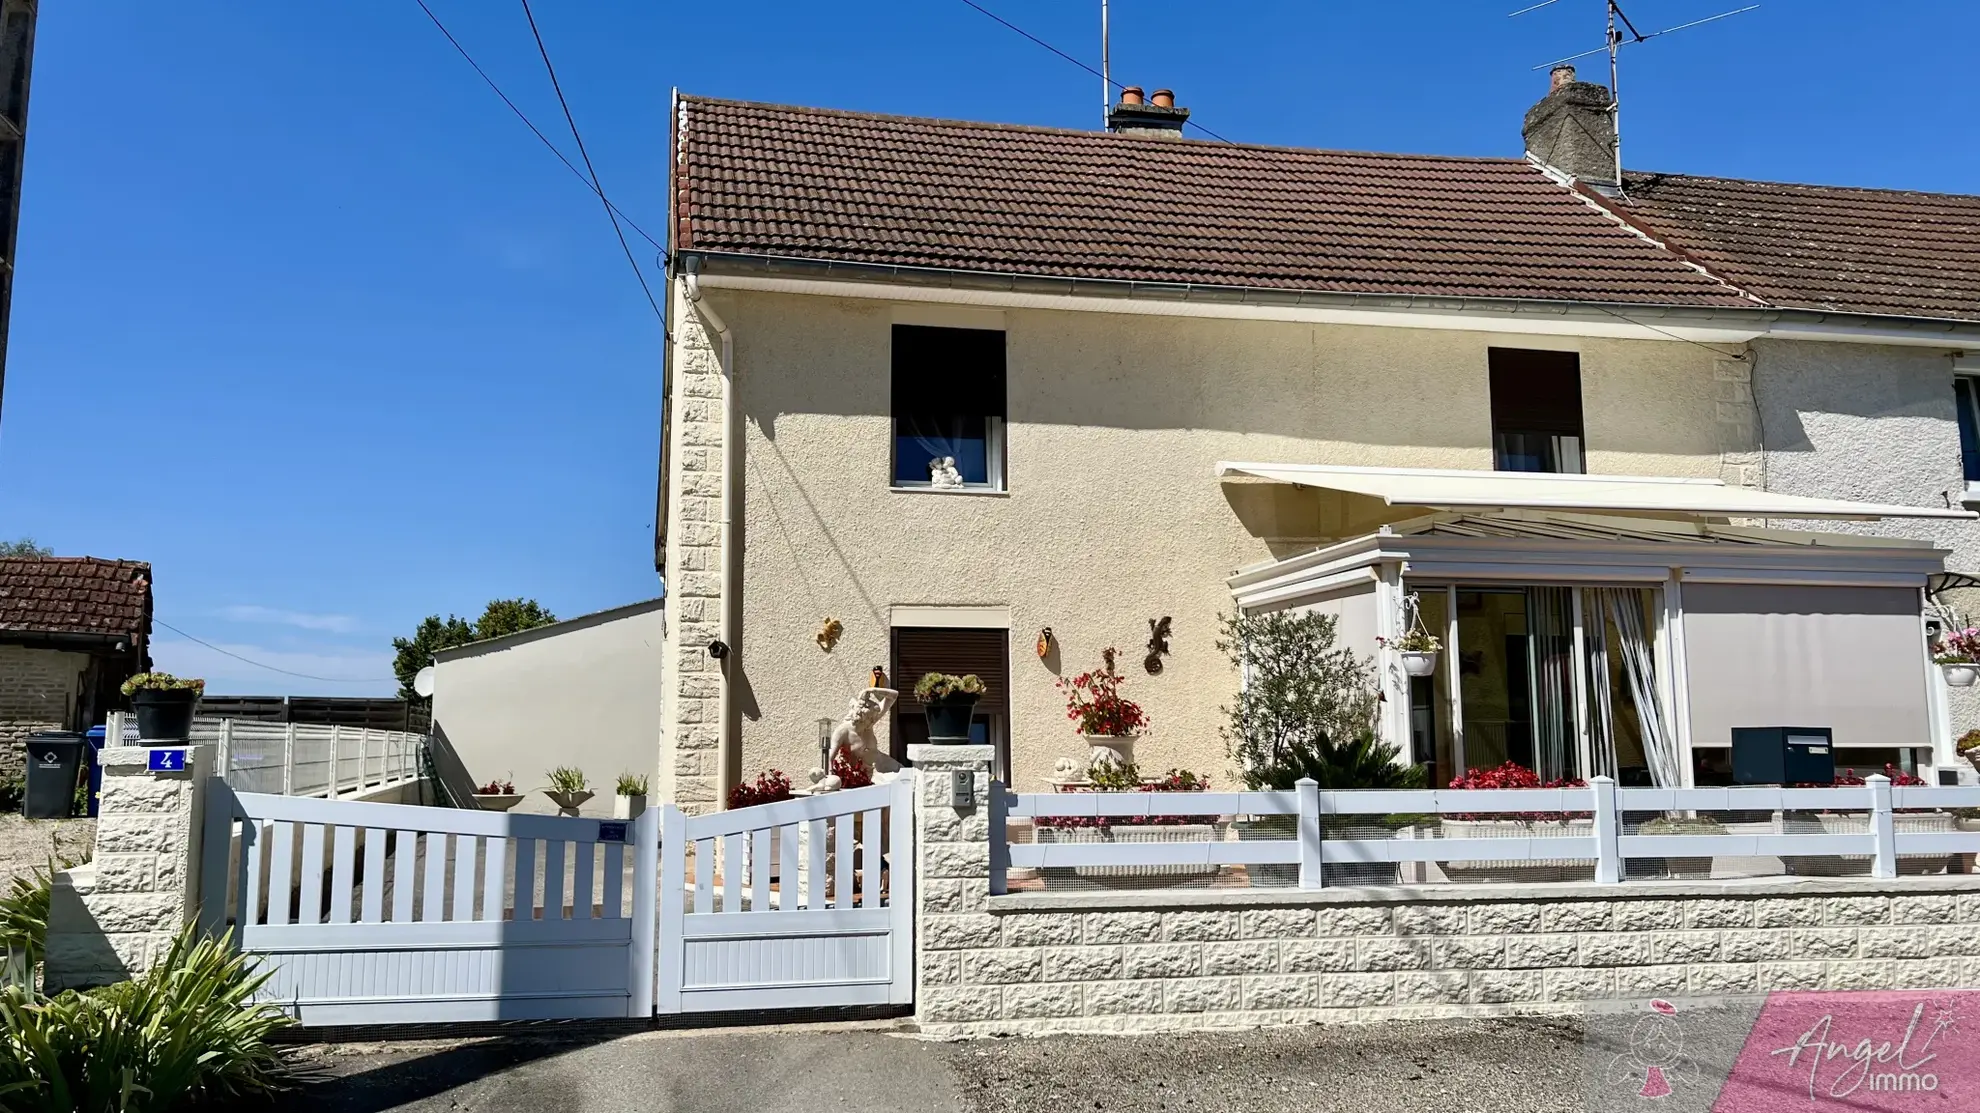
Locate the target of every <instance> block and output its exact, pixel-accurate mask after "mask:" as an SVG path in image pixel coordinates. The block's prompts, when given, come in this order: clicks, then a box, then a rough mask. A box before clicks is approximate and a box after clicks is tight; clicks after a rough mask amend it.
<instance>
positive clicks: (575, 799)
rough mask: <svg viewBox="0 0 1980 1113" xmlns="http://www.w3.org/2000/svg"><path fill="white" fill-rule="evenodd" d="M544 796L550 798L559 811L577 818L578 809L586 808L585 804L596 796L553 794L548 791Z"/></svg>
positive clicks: (589, 794)
mask: <svg viewBox="0 0 1980 1113" xmlns="http://www.w3.org/2000/svg"><path fill="white" fill-rule="evenodd" d="M543 795H545V796H548V797H549V798H550V802H551V803H553V804H555V805H557V810H558V811H560V812H562V813H563V814H565V815H568V816H573V817H575V816H576V815H577V813H578V809H579V808H581V807H583V806H584V802H585V801H586V800H589V799H591V798H592V797H593V796H594V795H596V794H595V793H590V792H551V791H548V790H547V789H546V790H545V791H544V793H543Z"/></svg>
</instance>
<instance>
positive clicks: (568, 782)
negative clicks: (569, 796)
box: [544, 765, 591, 792]
mask: <svg viewBox="0 0 1980 1113" xmlns="http://www.w3.org/2000/svg"><path fill="white" fill-rule="evenodd" d="M544 777H546V778H547V779H548V780H549V781H550V791H551V792H588V791H590V790H591V781H590V779H589V778H587V777H586V776H585V775H584V770H582V769H576V768H573V767H571V766H569V765H559V766H558V767H557V768H555V769H552V770H550V771H549V772H548V773H545V774H544Z"/></svg>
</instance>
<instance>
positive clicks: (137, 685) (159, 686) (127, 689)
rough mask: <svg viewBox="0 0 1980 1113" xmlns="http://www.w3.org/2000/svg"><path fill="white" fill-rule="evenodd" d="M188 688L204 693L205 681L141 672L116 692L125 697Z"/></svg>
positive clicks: (162, 673)
mask: <svg viewBox="0 0 1980 1113" xmlns="http://www.w3.org/2000/svg"><path fill="white" fill-rule="evenodd" d="M187 688H190V689H192V690H193V691H195V692H204V691H206V681H204V680H200V679H198V678H197V677H188V676H173V675H172V674H171V673H169V672H141V673H138V674H137V675H136V676H133V677H131V678H130V679H129V680H126V681H124V684H123V686H122V687H121V688H119V689H118V691H120V692H122V693H124V694H125V695H126V696H132V695H136V694H137V693H139V692H179V691H184V690H185V689H187Z"/></svg>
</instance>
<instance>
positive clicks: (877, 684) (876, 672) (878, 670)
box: [869, 665, 887, 688]
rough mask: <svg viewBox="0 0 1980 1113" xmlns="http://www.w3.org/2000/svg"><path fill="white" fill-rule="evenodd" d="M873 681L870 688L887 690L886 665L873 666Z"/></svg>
mask: <svg viewBox="0 0 1980 1113" xmlns="http://www.w3.org/2000/svg"><path fill="white" fill-rule="evenodd" d="M871 680H872V684H871V685H869V687H874V688H885V687H886V686H887V667H886V666H885V665H875V666H873V675H872V677H871Z"/></svg>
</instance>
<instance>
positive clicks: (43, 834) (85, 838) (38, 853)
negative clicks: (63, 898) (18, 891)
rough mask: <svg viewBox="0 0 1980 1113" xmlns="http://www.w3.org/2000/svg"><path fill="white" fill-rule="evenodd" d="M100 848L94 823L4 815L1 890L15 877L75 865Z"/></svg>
mask: <svg viewBox="0 0 1980 1113" xmlns="http://www.w3.org/2000/svg"><path fill="white" fill-rule="evenodd" d="M95 845H96V821H95V820H93V819H22V818H21V817H20V816H18V815H0V887H4V886H5V885H6V884H7V882H8V881H10V880H12V879H13V878H14V877H15V876H17V875H20V874H24V873H27V872H29V871H30V870H35V869H41V868H44V867H46V866H47V865H48V863H49V860H50V859H53V860H54V862H55V864H56V865H58V866H60V865H63V864H65V863H66V864H70V865H74V864H76V863H79V862H81V861H82V860H83V859H85V858H87V857H88V856H89V853H90V850H91V848H92V847H94V846H95Z"/></svg>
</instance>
